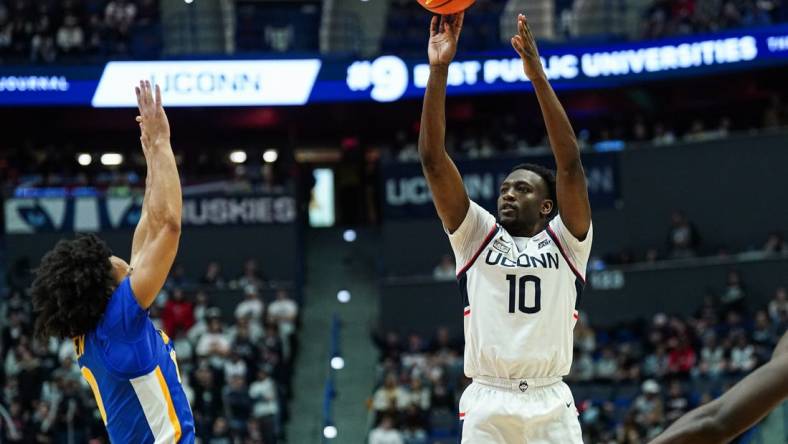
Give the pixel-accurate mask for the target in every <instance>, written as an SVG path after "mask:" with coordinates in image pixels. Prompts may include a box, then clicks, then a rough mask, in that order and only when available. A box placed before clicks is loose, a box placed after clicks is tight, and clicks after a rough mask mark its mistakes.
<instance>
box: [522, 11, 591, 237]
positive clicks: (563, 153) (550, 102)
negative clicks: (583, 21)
mask: <svg viewBox="0 0 788 444" xmlns="http://www.w3.org/2000/svg"><path fill="white" fill-rule="evenodd" d="M512 47H514V50H515V51H517V53H518V54H520V58H521V59H522V60H523V70H524V71H525V75H526V76H527V77H528V79H529V80H531V83H532V84H533V87H534V91H535V92H536V98H537V100H538V101H539V107H540V108H541V110H542V116H543V117H544V122H545V126H546V127H547V136H548V138H549V139H550V147H551V148H552V150H553V155H554V156H555V163H556V171H555V172H556V188H557V190H556V192H557V193H558V202H559V212H560V214H561V219H562V220H563V222H564V224H565V225H566V227H567V228H568V229H569V231H570V232H571V233H572V235H573V236H575V237H576V238H577V239H580V240H583V239H585V237H586V235H587V234H588V230H589V228H590V226H591V205H590V203H589V202H588V188H587V185H586V176H585V172H584V171H583V164H582V163H581V162H580V151H579V149H578V146H577V139H576V138H575V132H574V130H572V125H571V124H570V123H569V119H568V118H567V117H566V112H565V111H564V107H563V106H561V102H559V101H558V97H556V95H555V91H553V88H552V87H551V86H550V82H548V81H547V75H546V74H545V72H544V69H543V67H542V61H541V59H540V58H539V50H538V49H537V47H536V40H535V39H534V36H533V35H532V34H531V30H530V29H529V28H528V22H527V21H526V19H525V16H524V15H522V14H520V15H519V16H518V17H517V35H516V36H514V37H512Z"/></svg>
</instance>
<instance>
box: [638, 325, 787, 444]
mask: <svg viewBox="0 0 788 444" xmlns="http://www.w3.org/2000/svg"><path fill="white" fill-rule="evenodd" d="M785 375H788V333H785V334H783V337H782V339H780V342H779V343H778V344H777V347H775V349H774V352H773V353H772V359H771V360H770V361H769V362H768V363H766V364H764V365H763V367H761V368H759V369H758V370H755V371H754V372H752V373H751V374H750V375H748V376H747V377H746V378H744V379H742V380H741V381H739V383H737V384H736V385H734V386H733V388H731V389H730V390H728V392H726V393H725V394H724V395H722V396H720V397H719V398H717V399H715V400H714V401H712V402H710V403H708V404H705V405H703V406H701V407H698V408H696V409H695V410H693V411H691V412H689V413H687V414H686V415H684V416H682V417H681V418H679V419H678V420H677V421H676V422H675V423H673V424H672V425H671V426H670V427H668V429H667V430H665V432H664V433H662V434H661V435H659V436H658V437H657V438H656V439H655V440H654V441H651V444H696V443H704V444H724V443H728V442H731V441H732V440H733V439H734V438H736V437H737V436H739V435H740V434H742V433H744V431H746V430H747V429H748V428H750V427H752V426H753V425H755V423H756V422H758V421H760V420H761V419H763V417H764V416H766V415H767V414H769V412H771V411H772V410H773V409H774V408H775V407H777V405H778V404H779V403H781V402H783V401H785V399H786V398H788V384H787V383H786V381H785Z"/></svg>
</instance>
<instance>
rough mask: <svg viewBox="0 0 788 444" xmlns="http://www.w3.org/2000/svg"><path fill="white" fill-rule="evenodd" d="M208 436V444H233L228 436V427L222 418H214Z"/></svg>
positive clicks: (225, 420)
mask: <svg viewBox="0 0 788 444" xmlns="http://www.w3.org/2000/svg"><path fill="white" fill-rule="evenodd" d="M209 436H210V438H209V439H208V444H233V439H232V436H231V435H230V425H229V424H228V423H227V419H225V418H224V417H221V416H220V417H218V418H216V420H215V421H214V423H213V429H212V430H211V434H210V435H209Z"/></svg>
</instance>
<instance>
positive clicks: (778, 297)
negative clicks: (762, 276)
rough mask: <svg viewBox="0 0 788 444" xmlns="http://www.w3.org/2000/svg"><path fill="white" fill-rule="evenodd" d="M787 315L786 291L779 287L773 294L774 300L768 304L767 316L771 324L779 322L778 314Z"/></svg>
mask: <svg viewBox="0 0 788 444" xmlns="http://www.w3.org/2000/svg"><path fill="white" fill-rule="evenodd" d="M781 313H788V291H786V289H785V287H780V288H778V289H777V290H776V291H775V292H774V299H772V300H771V301H770V302H769V316H770V317H771V318H772V322H775V323H776V322H779V321H780V317H781V316H780V314H781Z"/></svg>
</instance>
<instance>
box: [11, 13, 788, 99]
mask: <svg viewBox="0 0 788 444" xmlns="http://www.w3.org/2000/svg"><path fill="white" fill-rule="evenodd" d="M461 49H462V48H461ZM540 53H541V55H542V64H543V65H544V67H545V72H546V73H547V76H548V77H549V78H550V80H551V82H552V83H553V85H554V86H555V88H556V89H582V88H588V89H590V88H605V87H616V86H620V85H622V84H625V83H627V82H642V81H648V80H656V79H665V78H671V77H682V78H683V77H686V76H700V75H710V74H714V73H717V72H732V71H742V70H749V69H755V68H759V67H769V66H780V65H786V64H788V25H779V26H770V27H761V28H752V29H743V30H733V31H726V32H720V33H714V34H702V35H692V36H680V37H673V38H667V39H661V40H649V41H637V42H623V43H595V44H588V43H575V42H568V43H563V44H558V45H557V44H553V45H550V44H544V45H542V47H541V48H540ZM428 75H429V65H428V64H427V63H426V60H424V59H420V60H419V59H403V58H401V57H398V56H395V55H383V56H381V57H377V58H375V59H372V60H348V59H346V58H336V57H330V56H329V57H322V58H304V59H269V60H179V61H134V62H110V63H108V64H106V66H93V67H68V66H60V67H59V66H51V67H40V66H2V67H0V106H4V105H5V106H12V105H30V106H41V105H78V106H93V107H134V106H136V102H135V96H134V91H133V87H134V85H135V84H136V82H137V81H139V80H140V79H149V80H151V81H152V82H154V83H157V84H159V85H160V86H161V87H162V94H163V100H164V103H165V104H167V105H168V106H190V107H200V106H279V105H305V104H310V103H321V102H322V103H325V102H351V101H375V102H393V101H397V100H401V99H408V98H418V97H421V96H422V95H423V94H424V88H425V86H426V84H427V77H428ZM448 84H449V87H448V93H449V94H450V95H462V94H489V93H499V92H509V91H530V90H531V89H532V87H531V84H530V83H529V81H528V79H527V78H526V77H525V75H524V74H523V69H522V62H521V61H520V59H519V58H518V57H517V55H516V54H515V53H514V51H513V50H512V49H511V48H508V49H506V50H501V51H491V52H485V53H476V54H469V53H462V51H461V52H460V53H459V54H458V56H457V60H456V61H455V62H454V63H452V64H451V65H450V67H449V78H448Z"/></svg>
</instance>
